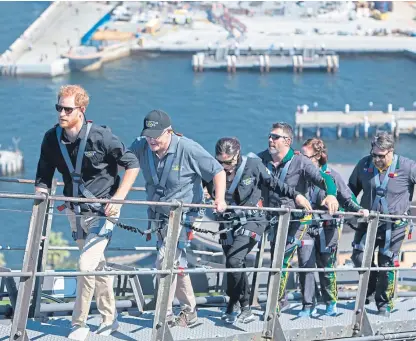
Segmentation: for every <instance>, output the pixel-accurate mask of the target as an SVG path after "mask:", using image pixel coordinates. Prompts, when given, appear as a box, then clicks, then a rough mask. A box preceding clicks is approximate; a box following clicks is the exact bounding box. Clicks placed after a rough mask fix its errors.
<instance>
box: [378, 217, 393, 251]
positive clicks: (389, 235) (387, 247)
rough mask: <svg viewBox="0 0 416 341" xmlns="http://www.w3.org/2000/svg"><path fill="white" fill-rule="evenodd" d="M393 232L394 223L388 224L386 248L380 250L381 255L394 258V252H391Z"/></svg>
mask: <svg viewBox="0 0 416 341" xmlns="http://www.w3.org/2000/svg"><path fill="white" fill-rule="evenodd" d="M391 230H392V223H387V224H386V237H385V241H384V247H383V248H380V252H381V254H383V255H385V256H387V257H390V258H391V257H393V252H391V251H390V245H391Z"/></svg>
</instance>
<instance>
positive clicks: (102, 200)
mask: <svg viewBox="0 0 416 341" xmlns="http://www.w3.org/2000/svg"><path fill="white" fill-rule="evenodd" d="M0 182H9V183H21V184H31V185H34V184H35V180H31V179H18V178H10V179H9V178H0ZM57 185H58V186H63V185H64V183H63V182H61V181H58V182H57ZM131 190H132V191H145V190H146V188H145V187H132V188H131ZM3 195H4V196H3ZM22 195H23V194H22ZM0 198H7V196H6V195H5V194H4V193H0ZM15 198H16V199H20V197H15ZM22 198H23V197H22ZM23 199H41V198H39V197H30V198H29V197H27V198H23ZM50 199H54V200H59V201H69V202H87V203H103V204H107V203H117V204H133V205H154V206H171V207H178V206H177V204H176V205H175V204H174V203H159V202H158V203H155V202H151V201H136V200H117V201H116V200H112V199H85V198H73V197H71V198H70V197H63V196H53V197H52V196H51V197H50ZM139 202H140V203H139ZM183 206H184V207H189V208H214V206H213V205H207V204H184V205H183ZM410 207H411V208H416V205H411V206H410ZM228 208H229V209H236V208H238V209H243V210H252V209H257V210H262V211H269V212H283V213H284V212H287V210H288V209H281V208H274V207H252V206H228ZM291 212H296V213H302V212H305V213H317V214H323V213H327V212H326V211H323V210H313V211H306V210H300V209H291ZM336 214H337V215H348V216H357V217H360V216H361V217H362V214H360V213H356V212H341V211H338V212H336ZM380 217H382V218H394V219H397V218H407V219H416V216H407V215H384V214H380Z"/></svg>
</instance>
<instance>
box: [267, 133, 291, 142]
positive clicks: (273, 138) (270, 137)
mask: <svg viewBox="0 0 416 341" xmlns="http://www.w3.org/2000/svg"><path fill="white" fill-rule="evenodd" d="M281 137H282V138H284V139H285V138H287V136H283V135H279V134H272V133H270V134H269V139H272V140H273V141H276V140H278V139H280V138H281Z"/></svg>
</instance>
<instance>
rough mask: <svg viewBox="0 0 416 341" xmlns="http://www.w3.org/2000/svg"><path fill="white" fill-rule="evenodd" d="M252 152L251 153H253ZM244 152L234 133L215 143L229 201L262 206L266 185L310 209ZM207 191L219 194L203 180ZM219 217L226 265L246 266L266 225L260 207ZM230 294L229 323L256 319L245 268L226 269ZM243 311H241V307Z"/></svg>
mask: <svg viewBox="0 0 416 341" xmlns="http://www.w3.org/2000/svg"><path fill="white" fill-rule="evenodd" d="M250 154H251V153H250ZM253 156H254V157H247V156H243V155H241V145H240V142H239V140H238V139H237V138H235V137H223V138H221V139H219V140H218V141H217V143H216V146H215V158H216V159H217V160H218V162H219V163H220V164H222V166H223V167H224V170H225V172H226V174H227V190H226V194H225V199H226V202H227V205H233V206H252V207H262V200H261V189H262V187H263V186H267V187H268V188H270V190H275V191H276V192H278V193H280V194H281V195H282V196H287V197H290V198H292V199H293V200H296V202H297V203H298V205H299V206H301V207H303V208H305V209H311V205H310V203H309V201H308V200H307V199H306V198H305V197H304V196H303V195H301V194H299V193H297V192H296V191H295V189H294V188H292V187H289V186H288V185H286V184H283V183H282V182H279V181H278V180H277V179H275V178H272V177H271V176H270V174H269V173H268V171H267V169H266V167H264V165H263V164H262V162H261V160H260V159H259V158H258V157H257V156H256V155H255V154H253ZM204 185H205V187H206V189H207V191H208V194H209V195H210V197H212V198H216V191H215V189H214V183H213V182H212V181H211V182H209V183H204ZM216 217H217V220H218V221H220V231H222V232H223V233H221V234H220V240H219V242H220V244H222V247H223V250H224V254H225V257H226V267H227V268H236V269H238V268H244V267H245V259H246V256H247V255H248V253H249V252H250V251H251V250H252V249H253V247H254V246H255V245H256V244H257V243H258V242H259V241H260V240H261V237H262V235H263V233H264V229H265V228H266V225H267V220H266V217H265V214H264V212H263V211H261V210H256V209H255V208H254V209H253V210H240V209H233V210H227V211H226V212H224V213H223V214H217V215H216ZM226 292H227V295H228V296H229V297H230V300H229V302H228V305H227V309H226V311H225V314H224V315H223V319H224V320H225V322H226V323H234V322H236V321H237V319H238V321H239V322H242V323H248V322H251V321H253V320H254V315H253V313H252V311H251V309H250V306H249V297H250V288H249V283H248V278H247V274H246V273H244V272H234V273H233V272H228V273H227V291H226ZM238 305H239V306H240V307H241V312H240V314H238V310H239V307H238Z"/></svg>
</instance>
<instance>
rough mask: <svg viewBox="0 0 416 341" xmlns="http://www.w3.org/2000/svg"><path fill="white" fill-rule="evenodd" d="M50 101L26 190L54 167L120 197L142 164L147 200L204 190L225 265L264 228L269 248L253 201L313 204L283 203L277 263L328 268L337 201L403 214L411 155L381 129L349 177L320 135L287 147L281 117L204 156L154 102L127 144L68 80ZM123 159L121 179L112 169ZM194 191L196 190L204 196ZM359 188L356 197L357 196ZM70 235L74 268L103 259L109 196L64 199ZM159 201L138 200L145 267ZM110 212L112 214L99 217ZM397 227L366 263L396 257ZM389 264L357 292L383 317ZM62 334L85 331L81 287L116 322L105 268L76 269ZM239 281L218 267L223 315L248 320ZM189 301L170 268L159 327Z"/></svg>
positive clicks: (39, 185) (184, 228) (186, 230)
mask: <svg viewBox="0 0 416 341" xmlns="http://www.w3.org/2000/svg"><path fill="white" fill-rule="evenodd" d="M57 97H58V98H57V104H56V105H55V109H56V111H57V112H58V124H56V125H55V126H54V127H53V128H52V129H50V130H48V131H47V132H46V133H45V136H44V138H43V141H42V144H41V148H40V157H39V162H38V167H37V173H36V184H35V190H36V192H37V193H38V194H42V195H45V194H46V193H48V192H49V189H50V187H51V184H52V179H53V176H54V172H55V170H58V172H59V173H61V174H62V177H63V180H64V190H63V192H64V195H65V196H67V197H84V198H89V199H93V198H106V199H109V198H111V199H116V200H124V199H125V198H126V196H127V194H128V193H129V191H130V189H131V187H132V185H133V183H134V181H135V179H136V177H137V175H138V173H139V169H141V170H142V173H143V177H144V180H145V184H146V186H145V187H146V194H147V200H148V201H153V202H158V201H160V202H171V201H173V200H180V201H182V202H183V203H194V204H198V203H202V202H203V201H204V197H205V196H206V195H209V196H210V197H211V198H212V200H213V203H214V206H215V212H216V217H217V220H218V221H219V226H220V230H221V233H220V240H219V242H220V243H221V244H222V247H223V250H224V254H225V257H226V267H227V268H244V266H245V259H246V256H247V254H248V253H249V252H250V251H251V250H252V249H253V248H254V246H255V245H257V243H258V242H259V241H260V240H261V238H262V236H263V234H264V233H267V235H268V239H269V241H270V244H271V253H272V257H273V254H274V252H275V245H276V234H277V222H278V217H279V214H278V213H277V212H267V213H266V212H265V211H262V210H261V209H259V208H261V207H263V206H266V207H275V208H278V207H281V206H282V205H284V206H285V207H289V208H293V209H294V208H301V209H303V210H304V211H306V212H307V211H310V210H312V209H319V210H325V211H327V213H325V214H320V215H318V214H310V213H291V221H290V225H289V231H288V237H287V240H286V248H285V255H284V262H283V267H284V268H286V267H289V266H290V263H291V260H292V258H293V256H294V255H295V253H296V252H297V255H298V263H299V267H300V268H311V267H315V266H317V267H325V268H333V267H335V266H336V258H337V247H338V239H339V236H340V225H341V220H342V219H343V218H341V217H340V216H339V215H338V216H337V215H335V213H336V212H337V211H338V210H345V211H352V212H359V213H361V214H362V215H363V216H364V217H368V216H369V211H378V212H382V213H386V214H394V215H405V214H408V212H409V206H410V201H411V199H412V195H413V188H414V184H415V183H416V163H415V161H413V160H410V159H408V158H406V157H403V156H400V155H398V154H396V153H395V150H394V139H393V136H391V135H390V134H387V133H385V132H381V133H378V134H376V136H375V137H374V138H373V139H372V142H371V148H370V154H369V155H368V156H365V157H364V158H362V159H361V160H360V161H359V162H358V163H357V165H356V166H355V169H354V171H353V173H352V174H351V176H350V178H349V181H348V182H345V181H344V180H343V179H342V177H341V176H340V174H339V173H338V172H337V171H336V170H335V169H333V168H332V167H329V166H328V163H327V162H328V151H327V148H326V145H325V143H324V141H322V140H321V139H319V138H312V139H309V140H307V141H305V142H304V144H303V146H302V148H301V151H300V152H298V151H294V150H293V148H292V142H293V130H292V127H291V126H290V125H289V124H287V123H284V122H279V123H274V124H273V125H272V127H271V128H270V132H269V134H268V136H267V139H265V142H267V148H266V149H265V150H264V151H261V152H260V153H258V154H253V153H250V154H248V155H243V154H242V151H241V150H242V149H241V145H240V142H239V140H238V139H237V138H235V137H224V138H221V139H219V140H218V141H217V143H216V145H215V156H212V155H211V154H210V153H209V152H207V151H206V150H205V149H204V148H202V147H201V145H199V144H198V143H197V142H195V141H193V140H191V139H189V138H186V137H185V136H183V135H182V134H180V133H178V132H176V131H175V130H174V129H173V126H172V122H171V119H170V117H169V115H168V114H166V113H165V112H164V111H162V110H152V111H151V112H149V113H148V114H147V115H146V116H145V118H144V121H143V129H142V132H141V134H140V136H139V137H137V138H136V139H135V140H134V141H133V143H132V144H131V145H130V147H129V148H126V147H125V145H124V144H123V143H122V142H121V141H120V139H119V138H118V137H116V136H115V135H114V134H113V133H112V131H111V130H110V128H108V127H106V126H100V125H97V124H94V123H93V122H92V121H89V120H86V110H87V107H88V104H89V96H88V94H87V92H86V90H85V89H84V88H82V87H81V86H79V85H66V86H63V87H62V88H61V89H60V91H59V93H58V96H57ZM120 169H124V170H125V172H124V176H123V177H122V179H121V178H120V176H119V175H118V173H119V170H120ZM204 189H205V192H206V193H208V194H204ZM360 193H362V198H361V201H360V203H358V202H357V199H356V198H357V196H359V194H360ZM64 206H65V210H66V212H67V215H68V218H69V222H70V226H71V230H72V235H73V238H74V240H75V241H76V243H77V244H78V246H79V249H80V252H81V253H80V258H79V270H80V271H95V270H103V269H104V268H105V264H106V263H105V258H104V251H105V249H106V247H107V245H108V243H109V240H110V238H111V235H112V231H113V227H114V219H118V217H119V215H120V208H121V205H119V204H106V205H101V204H84V203H70V202H66V203H65V205H64ZM228 206H251V207H253V209H252V210H239V209H228ZM169 210H170V208H169V207H168V206H159V205H158V206H156V205H154V206H149V208H148V218H149V229H150V230H151V231H154V232H155V233H154V234H153V236H152V234H149V235H148V240H150V239H152V237H153V238H154V239H155V241H156V245H157V250H158V254H157V261H156V262H157V267H158V268H159V269H160V268H161V266H162V262H163V260H164V256H165V248H166V236H167V230H168V217H169ZM198 213H199V212H198V210H193V209H188V210H185V211H184V213H183V219H182V223H181V230H180V235H179V241H178V245H177V250H176V255H175V267H178V268H179V267H181V268H186V267H187V256H186V253H187V248H188V247H189V245H190V242H191V239H192V237H191V236H192V232H193V231H192V229H193V226H192V224H189V221H191V222H192V221H194V220H195V218H196V217H197V216H198ZM103 217H112V218H113V219H103ZM351 225H354V228H355V230H356V231H355V236H354V242H353V255H352V259H353V262H354V265H355V266H356V267H360V266H361V262H362V256H363V250H364V247H365V240H366V231H367V224H366V223H354V222H351ZM408 227H409V221H408V220H407V219H397V220H395V219H383V220H382V221H380V224H379V226H378V232H377V240H376V246H377V247H378V249H379V252H378V265H379V266H382V267H388V266H389V267H391V266H397V265H398V254H399V251H400V247H401V245H402V243H403V240H404V238H405V235H406V231H407V229H408ZM394 274H395V272H394V271H380V272H375V271H373V272H372V273H371V276H372V278H371V280H370V287H369V288H368V292H367V296H368V300H369V301H370V298H371V297H372V296H375V301H376V304H377V308H378V310H379V313H380V314H382V315H389V313H390V312H391V310H392V308H393V294H394V289H395V288H394V283H395V279H394ZM281 276H282V278H281V286H280V290H279V306H278V307H277V309H278V311H280V310H281V309H283V308H284V307H285V306H287V304H288V302H287V299H286V283H287V276H288V272H284V273H282V275H281ZM300 284H301V290H302V294H303V308H302V310H301V311H300V313H299V316H300V317H309V316H311V315H313V314H314V312H315V306H316V304H317V302H316V297H315V292H316V288H315V286H316V283H315V277H314V273H313V272H301V273H300ZM77 285H78V287H77V297H76V302H75V306H74V311H73V316H72V326H73V328H72V331H71V334H70V335H69V338H73V339H79V338H80V335H82V334H85V333H88V330H89V329H88V327H87V325H86V320H87V317H88V312H89V309H90V304H91V300H92V297H93V295H95V298H96V301H97V308H98V310H99V312H100V314H101V316H102V323H101V325H100V326H99V328H98V330H97V332H96V333H98V334H101V335H110V334H111V333H112V332H114V331H115V330H117V328H118V322H117V313H116V308H115V300H114V292H113V276H80V277H79V279H78V284H77ZM320 286H321V291H322V297H323V300H324V302H325V304H326V312H325V313H326V315H329V316H335V315H336V314H337V284H336V276H335V272H332V273H331V272H325V273H320ZM249 294H250V286H249V283H248V278H247V274H246V273H244V272H228V273H227V295H228V296H229V298H230V299H229V303H228V305H227V308H226V311H225V313H224V315H223V317H222V318H223V320H224V322H225V323H230V324H231V323H234V322H236V321H237V320H239V321H241V322H245V323H248V322H250V321H252V320H254V315H253V313H252V311H251V308H250V305H249ZM175 296H176V297H177V298H178V300H179V301H180V302H181V305H182V309H181V312H180V313H179V315H178V316H175V315H174V313H173V310H172V302H173V299H174V297H175ZM197 319H198V317H197V310H196V300H195V295H194V291H193V288H192V283H191V280H190V277H189V275H188V274H181V275H175V276H174V278H173V282H172V285H171V292H170V295H169V302H168V311H167V316H166V320H167V322H168V323H169V324H170V325H172V326H173V325H178V324H179V325H185V326H189V325H192V324H194V323H195V322H196V321H197Z"/></svg>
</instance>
